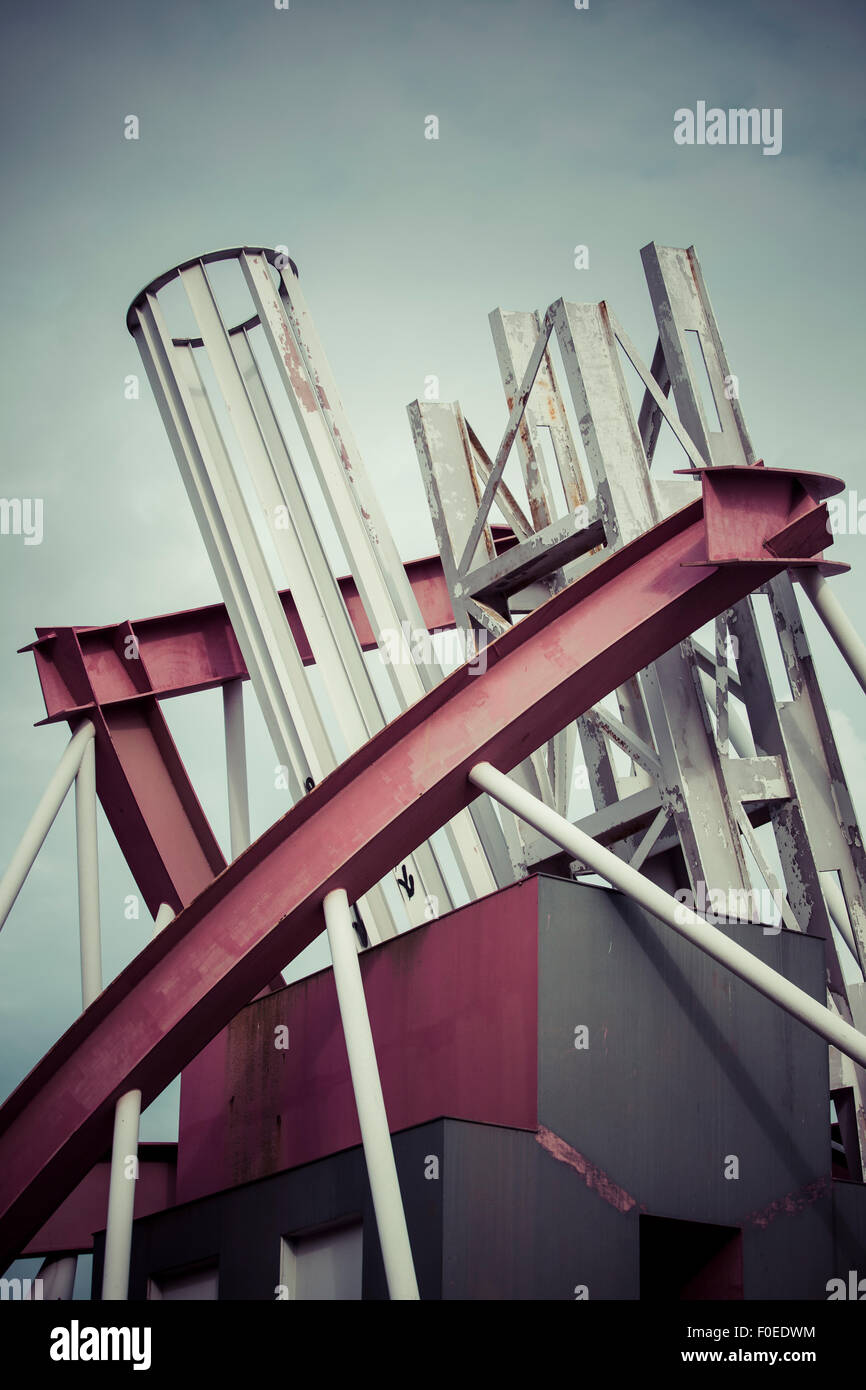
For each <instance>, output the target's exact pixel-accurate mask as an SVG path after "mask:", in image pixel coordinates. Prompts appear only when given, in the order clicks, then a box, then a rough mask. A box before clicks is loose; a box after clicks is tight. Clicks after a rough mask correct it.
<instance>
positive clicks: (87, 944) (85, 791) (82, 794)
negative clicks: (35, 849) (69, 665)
mask: <svg viewBox="0 0 866 1390" xmlns="http://www.w3.org/2000/svg"><path fill="white" fill-rule="evenodd" d="M75 838H76V847H77V851H78V930H79V934H80V937H81V1004H82V1007H83V1008H85V1009H86V1008H87V1006H88V1005H89V1004H92V1003H93V1001H94V999H96V997H97V995H100V994H101V993H102V946H101V942H100V931H99V843H98V838H97V821H96V746H95V744H94V741H93V739H88V741H87V742H86V743H85V745H84V750H83V752H82V754H81V762H80V764H79V767H78V773H77V775H76V778H75Z"/></svg>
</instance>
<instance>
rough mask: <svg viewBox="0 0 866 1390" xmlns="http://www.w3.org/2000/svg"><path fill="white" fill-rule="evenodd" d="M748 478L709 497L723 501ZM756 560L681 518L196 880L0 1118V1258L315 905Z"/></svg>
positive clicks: (299, 930) (628, 670)
mask: <svg viewBox="0 0 866 1390" xmlns="http://www.w3.org/2000/svg"><path fill="white" fill-rule="evenodd" d="M759 471H760V470H757V469H754V468H744V469H742V470H741V479H740V482H739V489H737V490H736V491H735V490H734V489H733V488H732V487H731V486H727V487H726V492H727V495H728V496H729V497H730V498H731V499H732V501H733V503H734V504H735V505H737V506H741V505H742V500H743V496H744V495H745V494H744V493H743V492H742V490H743V489H747V488H749V487H750V483H751V480H752V479H753V478H754V475H755V474H756V473H757V472H759ZM756 492H757V500H756V504H755V505H756V506H759V504H760V496H761V487H760V485H759V486H758V487H757V489H756ZM776 529H778V528H776ZM766 554H767V552H766V551H764V550H762V552H761V553H759V554H755V553H754V551H750V550H749V549H748V546H745V547H744V551H743V553H742V555H741V557H740V560H741V561H742V563H737V562H732V563H727V564H723V565H720V566H717V567H713V566H711V565H708V564H707V535H706V530H705V526H704V522H703V503H702V501H697V502H694V503H692V504H691V505H690V506H688V507H685V508H684V509H683V510H682V511H680V512H677V513H676V514H675V515H674V516H672V517H669V518H667V519H666V520H665V521H662V522H661V523H660V524H659V525H658V526H656V527H654V528H653V529H652V530H651V531H648V532H647V533H646V534H645V535H643V536H641V537H639V538H638V539H637V540H635V541H633V542H632V543H631V544H630V545H628V546H625V547H624V548H623V549H621V550H619V551H617V552H615V553H614V554H612V555H611V556H610V557H609V558H607V559H606V560H604V561H602V562H601V563H600V564H599V565H597V566H596V568H595V569H593V570H592V571H591V572H590V573H588V574H587V575H585V576H583V577H582V578H581V579H579V580H577V581H575V582H574V583H573V584H571V585H569V586H568V587H567V588H566V589H564V590H563V591H562V592H561V593H559V594H557V595H555V596H554V597H552V598H551V599H549V600H548V602H547V603H545V604H543V605H542V606H541V607H540V608H538V609H537V610H536V611H535V612H534V613H531V614H530V615H529V616H528V617H526V618H524V619H523V621H522V622H520V623H518V624H516V625H515V626H514V627H513V628H511V629H510V630H509V631H508V632H506V633H505V634H503V636H502V637H500V638H499V639H498V640H497V641H496V642H494V643H493V644H492V645H491V646H490V647H488V649H487V669H486V671H485V672H484V673H483V674H481V673H478V672H473V671H472V670H471V669H470V668H469V667H467V666H464V667H462V668H460V669H459V670H457V671H455V672H454V673H453V674H452V675H451V676H449V677H447V678H446V679H445V680H443V681H442V682H441V684H440V685H438V686H437V687H436V688H435V689H434V690H432V691H430V692H429V693H428V694H427V695H426V696H425V697H424V698H423V699H421V700H419V701H418V702H417V704H415V705H413V706H412V707H411V708H410V709H409V710H407V711H406V712H405V713H404V714H402V715H401V716H400V717H399V718H398V719H396V720H394V721H393V723H391V724H389V725H388V726H387V727H386V728H385V729H383V730H382V731H381V732H380V733H379V734H377V735H376V736H375V738H373V739H371V740H370V742H369V743H367V744H365V745H364V747H363V748H361V749H359V750H358V752H357V753H355V754H354V755H353V756H352V757H350V758H349V759H347V760H346V762H344V763H343V764H341V766H340V767H339V768H337V769H336V770H335V771H334V772H333V773H332V774H331V775H330V776H329V777H327V778H325V779H324V780H323V781H322V782H321V783H320V784H319V785H318V786H317V787H315V788H314V789H313V790H312V791H311V792H310V794H309V795H308V796H306V797H305V798H304V799H303V800H302V801H301V802H299V803H298V804H297V805H296V806H294V807H293V808H292V809H291V810H290V811H289V812H288V813H287V814H286V815H285V816H284V817H282V819H281V820H279V821H277V822H276V824H275V825H273V826H272V827H271V828H270V829H269V830H268V831H266V832H265V834H264V835H262V836H261V837H260V839H258V840H257V841H256V842H255V843H254V844H253V845H251V846H250V848H249V849H248V850H247V851H245V853H244V854H242V855H241V856H239V858H238V859H236V860H235V861H234V863H232V864H230V865H229V866H228V868H226V869H225V870H224V872H223V873H221V874H220V875H219V876H218V877H217V878H216V879H215V880H214V881H213V882H212V883H210V884H208V886H207V887H206V888H205V889H204V890H203V891H202V892H201V893H200V894H199V896H198V897H197V898H196V899H195V901H194V902H193V903H192V904H190V906H189V907H187V908H186V909H185V910H184V911H183V912H182V913H181V914H180V915H179V916H178V917H176V918H175V919H174V921H173V922H171V923H170V924H169V925H168V926H167V927H166V928H165V929H164V930H163V932H162V933H161V934H160V935H159V936H158V937H156V939H155V940H154V941H152V942H151V943H150V944H149V945H148V946H147V947H145V949H144V950H143V951H142V952H141V953H140V954H139V955H138V956H137V957H136V959H135V960H134V961H132V962H131V963H130V965H129V966H128V967H127V968H126V969H125V970H124V971H123V972H122V973H121V974H120V975H119V976H118V977H117V978H116V979H115V980H114V981H113V982H112V983H111V984H110V985H109V986H108V988H107V989H106V990H105V991H104V992H103V994H101V995H100V996H99V998H98V999H97V1000H95V1001H94V1003H93V1004H91V1006H90V1007H89V1008H88V1009H87V1010H86V1011H85V1013H83V1014H82V1015H81V1017H80V1018H79V1019H78V1020H77V1021H76V1022H75V1023H74V1024H73V1025H72V1027H71V1028H70V1029H69V1030H68V1031H67V1032H66V1033H65V1034H64V1036H63V1037H62V1038H61V1039H60V1040H59V1042H58V1043H57V1044H56V1045H55V1046H54V1047H53V1048H52V1050H51V1051H50V1052H49V1053H48V1054H47V1056H46V1057H45V1058H44V1059H43V1060H42V1062H40V1063H39V1065H38V1066H37V1067H36V1068H35V1069H34V1070H33V1071H32V1072H31V1073H30V1075H29V1076H28V1077H27V1078H26V1079H25V1080H24V1081H23V1082H22V1083H21V1085H20V1086H19V1087H18V1088H17V1090H16V1091H15V1092H14V1093H13V1094H12V1095H11V1096H10V1097H9V1099H8V1100H7V1101H6V1103H5V1105H4V1106H3V1108H2V1110H0V1260H5V1261H6V1262H7V1263H8V1261H9V1260H11V1259H12V1258H13V1257H14V1256H15V1254H16V1253H17V1251H18V1250H20V1249H21V1248H23V1246H24V1245H25V1244H26V1242H27V1240H28V1239H29V1238H30V1237H31V1236H32V1234H33V1233H34V1231H35V1230H36V1229H37V1227H38V1226H39V1224H40V1223H41V1222H42V1221H44V1220H45V1218H46V1217H47V1216H48V1214H49V1213H50V1211H51V1210H52V1209H53V1208H54V1207H56V1205H57V1204H58V1202H60V1201H61V1200H62V1199H63V1198H64V1197H65V1196H66V1195H67V1194H68V1193H69V1191H71V1189H72V1188H73V1187H74V1186H75V1184H76V1183H77V1182H79V1181H80V1180H81V1178H82V1177H83V1176H84V1174H85V1173H86V1172H87V1170H88V1168H90V1167H91V1166H92V1164H93V1163H94V1162H95V1161H96V1160H97V1159H98V1157H99V1156H100V1154H101V1153H102V1152H104V1150H105V1148H106V1146H107V1144H108V1142H109V1140H110V1137H111V1130H112V1118H113V1109H114V1104H115V1102H116V1100H117V1099H118V1097H119V1096H120V1095H122V1094H123V1093H124V1092H125V1091H127V1090H129V1089H131V1088H133V1087H136V1088H139V1089H140V1090H141V1092H142V1103H143V1104H144V1105H147V1104H148V1103H149V1102H150V1101H151V1100H152V1099H153V1098H154V1097H155V1096H156V1095H158V1094H159V1092H160V1091H161V1090H162V1089H163V1088H164V1087H165V1086H166V1085H168V1083H169V1082H170V1081H171V1080H172V1078H173V1077H174V1076H175V1075H177V1073H178V1072H179V1071H180V1070H181V1069H182V1068H183V1067H184V1066H185V1065H186V1064H187V1063H188V1062H189V1061H190V1060H191V1059H192V1058H193V1057H194V1056H195V1055H196V1054H197V1053H198V1052H199V1051H200V1050H201V1048H202V1047H204V1046H205V1044H206V1043H207V1042H209V1041H210V1039H211V1038H212V1037H214V1035H215V1034H216V1033H217V1032H218V1031H219V1030H220V1028H222V1027H223V1026H224V1025H225V1024H226V1023H227V1022H228V1021H229V1020H230V1019H231V1018H232V1017H233V1016H234V1015H235V1014H236V1013H237V1011H238V1010H239V1009H240V1008H241V1007H243V1005H244V1004H246V1003H247V1002H248V1000H250V999H251V998H252V997H253V996H254V995H255V994H256V993H257V992H258V991H259V990H261V989H262V988H263V987H264V986H265V985H266V984H267V983H268V981H269V980H270V979H271V978H272V977H273V976H274V975H275V974H276V973H277V971H278V970H279V969H280V968H281V967H282V966H283V965H285V964H286V962H287V961H288V960H291V959H292V958H294V956H296V955H297V954H298V953H299V952H300V951H301V950H303V949H304V947H305V946H307V945H308V944H309V943H310V942H311V941H312V940H313V939H314V937H315V936H316V935H318V933H319V932H320V931H321V929H322V901H323V899H324V897H325V895H326V894H327V893H328V892H330V891H331V890H332V889H334V888H338V887H339V888H343V889H345V891H346V892H347V893H348V895H349V898H350V900H354V899H357V898H358V897H360V896H361V895H362V894H363V893H365V892H367V891H368V889H369V888H371V887H372V886H373V884H375V883H377V882H378V881H379V880H380V879H381V878H382V877H383V876H384V875H385V874H386V873H387V872H388V871H389V870H390V869H391V868H392V867H393V865H394V864H395V863H399V861H400V860H401V859H402V858H405V856H406V855H407V854H408V853H410V852H411V851H412V850H413V849H415V848H416V846H417V845H418V844H419V843H421V841H423V840H424V839H426V838H428V837H429V836H430V835H431V834H432V832H433V831H434V830H435V829H437V828H438V827H439V826H441V825H443V824H444V823H445V822H446V821H448V820H450V819H451V818H452V817H453V816H454V815H456V814H457V812H458V811H460V810H461V809H463V808H464V807H465V806H467V805H468V804H469V803H470V802H471V801H473V800H474V799H475V797H476V795H477V793H476V790H475V788H474V787H473V786H472V784H471V783H470V782H469V780H468V777H467V773H468V772H469V770H470V769H471V768H472V767H473V766H474V764H475V763H477V762H479V761H489V762H491V763H492V764H493V765H494V766H497V767H500V768H501V769H503V770H505V771H507V770H509V769H510V768H512V767H514V766H515V765H516V764H517V763H519V762H521V761H522V760H523V759H524V758H525V757H527V756H528V755H529V753H530V752H532V750H533V749H535V748H537V747H538V746H539V745H540V744H541V743H543V742H544V741H545V740H546V739H548V738H550V737H552V736H553V735H554V734H555V733H557V732H558V731H559V730H560V729H562V728H563V727H565V725H566V724H568V723H570V722H571V720H573V719H574V718H575V717H576V716H577V715H579V714H581V713H582V712H583V711H585V710H587V709H588V708H589V707H590V706H591V705H592V704H593V703H595V701H597V700H598V699H600V698H601V697H602V696H604V695H605V694H607V693H608V691H610V690H612V689H613V688H614V687H616V686H618V685H621V684H623V682H624V681H626V680H628V679H629V678H630V677H631V676H633V675H634V674H635V673H636V672H638V671H639V670H641V669H642V668H643V667H644V666H646V665H647V664H648V663H650V662H651V661H653V660H654V659H655V658H657V657H659V656H660V655H662V654H663V653H664V652H666V651H668V650H669V649H670V648H671V646H673V645H674V644H676V643H677V642H678V641H681V640H683V639H684V638H685V637H687V636H688V635H689V634H690V633H692V632H693V631H694V630H695V629H696V628H698V627H700V626H701V625H702V624H703V623H705V622H707V621H709V620H710V619H711V618H713V617H715V616H717V615H718V614H719V613H721V612H723V611H724V610H725V609H726V608H729V607H730V606H731V605H732V604H734V603H736V602H738V601H739V600H740V599H741V598H743V597H745V595H746V594H748V593H749V592H750V591H751V590H753V589H754V588H756V587H758V586H760V585H761V584H763V583H765V582H766V581H767V580H769V579H771V578H773V577H774V576H775V575H776V574H778V573H779V572H780V571H781V570H782V569H783V568H784V565H783V564H782V563H781V562H780V561H778V560H777V561H776V562H771V561H769V560H766V559H765V556H766ZM757 561H760V563H756V562H757Z"/></svg>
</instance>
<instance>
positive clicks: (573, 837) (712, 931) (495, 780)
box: [469, 763, 866, 1066]
mask: <svg viewBox="0 0 866 1390" xmlns="http://www.w3.org/2000/svg"><path fill="white" fill-rule="evenodd" d="M469 781H470V782H471V783H472V784H473V786H476V787H478V789H479V791H485V792H487V794H488V795H489V796H492V797H493V798H494V799H495V800H496V801H499V802H500V803H501V804H502V805H503V806H507V807H508V808H509V810H511V811H513V812H514V814H515V815H516V816H520V817H521V819H523V820H525V821H527V822H528V824H529V825H533V826H535V828H536V830H538V831H540V832H541V834H542V835H546V836H547V838H548V839H549V840H553V842H554V844H558V845H561V846H562V848H563V849H566V850H568V851H569V852H570V853H572V854H573V855H574V857H575V858H576V859H580V860H581V861H582V862H583V863H584V864H588V865H589V866H590V868H592V869H594V871H595V872H596V873H597V874H599V875H600V876H601V877H602V878H606V879H607V881H608V882H609V883H611V884H612V885H613V886H614V888H618V889H619V890H620V891H621V892H623V893H627V894H628V896H629V897H630V898H634V900H635V902H638V903H640V905H641V907H644V908H646V910H647V911H648V912H651V913H652V914H653V916H654V917H658V918H659V920H660V921H662V922H664V923H665V924H666V925H667V926H669V927H672V928H673V929H674V931H675V932H677V933H678V934H679V935H680V936H684V937H685V938H686V940H687V941H691V942H693V943H694V945H695V946H698V947H700V949H701V950H702V951H705V952H706V954H707V955H708V956H712V957H713V959H714V960H717V961H718V962H719V963H720V964H721V965H724V966H725V967H726V968H727V969H728V970H730V971H732V972H733V974H735V975H738V976H739V977H740V979H741V980H745V981H746V983H747V984H749V985H751V986H752V987H753V989H756V990H758V991H759V992H760V993H761V994H763V995H765V996H766V997H767V998H768V999H772V1000H773V1002H774V1003H775V1004H779V1005H780V1006H781V1007H782V1008H783V1009H785V1010H787V1012H788V1013H789V1014H792V1015H793V1017H794V1018H797V1019H799V1020H800V1022H801V1023H804V1024H805V1025H806V1027H807V1028H811V1029H812V1031H813V1032H814V1033H818V1034H819V1035H820V1036H821V1037H822V1038H826V1040H827V1042H830V1043H832V1044H833V1045H834V1047H838V1049H839V1051H840V1052H844V1053H845V1055H846V1056H848V1057H851V1058H853V1060H854V1061H855V1062H859V1063H860V1065H861V1066H866V1036H864V1034H862V1033H859V1032H858V1031H857V1029H856V1028H852V1027H851V1024H850V1023H846V1022H845V1020H844V1019H842V1018H839V1016H838V1015H837V1014H834V1013H832V1012H831V1011H830V1009H828V1008H827V1007H826V1006H825V1005H824V1004H819V1003H818V1001H817V999H813V998H812V996H811V995H810V994H807V993H806V991H805V990H803V989H800V988H799V987H798V986H797V985H793V984H791V982H790V980H786V979H785V977H784V975H780V974H779V972H778V971H777V970H773V969H772V967H771V966H769V965H765V964H764V962H763V961H761V960H758V958H757V956H753V955H752V953H751V952H750V951H747V950H745V948H744V947H743V946H740V945H738V944H737V943H736V942H735V941H731V940H730V938H729V937H727V936H725V935H724V933H723V932H721V931H719V929H718V928H717V927H711V926H710V925H709V923H707V922H705V921H704V919H703V918H702V917H699V916H698V914H697V913H696V912H692V910H691V909H690V908H688V907H686V905H685V904H684V903H679V902H677V900H676V898H674V897H672V896H671V894H670V893H666V892H665V891H664V889H663V888H659V887H658V885H657V884H655V883H653V882H651V880H650V879H648V878H645V877H644V875H643V874H640V873H638V872H637V871H636V870H635V869H632V868H631V867H630V866H629V865H628V864H624V863H623V861H622V860H621V859H618V858H617V857H616V855H615V854H612V853H611V851H610V850H609V849H605V848H604V846H603V845H600V844H598V843H597V842H596V841H595V840H593V839H592V837H591V836H590V835H587V834H586V833H585V832H584V831H583V830H579V829H578V828H577V826H575V825H571V824H570V822H569V821H567V820H566V819H565V817H564V816H560V815H559V814H558V813H557V812H556V811H554V810H552V809H551V808H550V807H549V806H545V805H544V802H542V801H539V800H538V799H537V798H536V797H534V796H531V795H530V794H529V792H526V791H524V789H523V788H522V787H520V786H518V785H517V783H515V782H513V781H512V779H511V778H510V777H506V776H505V775H504V774H503V773H501V772H498V771H497V770H496V768H495V767H491V765H490V763H476V765H475V767H473V768H472V770H471V771H470V773H469Z"/></svg>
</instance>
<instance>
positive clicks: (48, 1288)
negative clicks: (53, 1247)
mask: <svg viewBox="0 0 866 1390" xmlns="http://www.w3.org/2000/svg"><path fill="white" fill-rule="evenodd" d="M77 1268H78V1256H77V1255H49V1256H47V1258H46V1259H45V1261H44V1263H43V1265H42V1267H41V1269H40V1270H39V1274H38V1275H37V1278H38V1279H40V1280H41V1281H42V1298H43V1301H44V1302H45V1303H50V1302H53V1301H54V1300H55V1299H58V1298H62V1299H65V1300H69V1299H71V1298H72V1294H73V1291H74V1289H75V1271H76V1269H77Z"/></svg>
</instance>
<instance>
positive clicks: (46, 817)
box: [0, 721, 94, 927]
mask: <svg viewBox="0 0 866 1390" xmlns="http://www.w3.org/2000/svg"><path fill="white" fill-rule="evenodd" d="M93 736H94V728H93V725H92V724H91V723H90V722H89V721H87V722H86V723H84V724H82V726H81V728H80V729H77V730H76V732H75V733H74V735H73V736H72V738H71V739H70V740H69V742H68V744H67V745H66V748H65V749H64V751H63V756H62V757H61V759H60V762H59V763H58V764H57V767H56V768H55V769H54V771H53V772H52V774H51V778H50V781H49V783H48V786H47V787H46V788H45V791H44V792H43V794H42V799H41V801H40V802H39V805H38V806H37V807H36V810H35V811H34V812H33V815H32V817H31V819H30V824H29V825H28V827H27V829H26V830H25V831H24V834H23V835H22V837H21V840H20V842H19V844H18V847H17V849H16V850H15V853H14V854H13V855H12V858H11V860H10V862H9V867H8V869H7V870H6V872H5V874H4V875H3V877H2V879H0V927H2V926H3V924H4V922H5V921H6V918H7V917H8V916H9V913H10V912H11V910H12V906H13V904H14V902H15V899H16V898H17V897H18V894H19V893H20V892H21V886H22V884H23V883H24V880H25V878H26V877H27V875H28V874H29V872H30V870H31V869H32V867H33V861H34V859H35V858H36V856H37V854H38V853H39V851H40V849H41V848H42V845H43V843H44V841H45V836H46V835H47V834H48V832H49V830H50V829H51V827H52V825H53V824H54V820H55V818H56V816H57V812H58V811H59V810H60V807H61V806H62V805H63V799H64V797H65V796H66V793H67V792H68V791H69V788H70V787H71V786H72V783H73V781H74V779H75V775H76V773H77V772H78V768H79V766H80V763H81V758H82V754H83V752H84V749H85V748H86V746H87V744H88V743H89V742H90V741H91V739H92V738H93Z"/></svg>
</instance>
